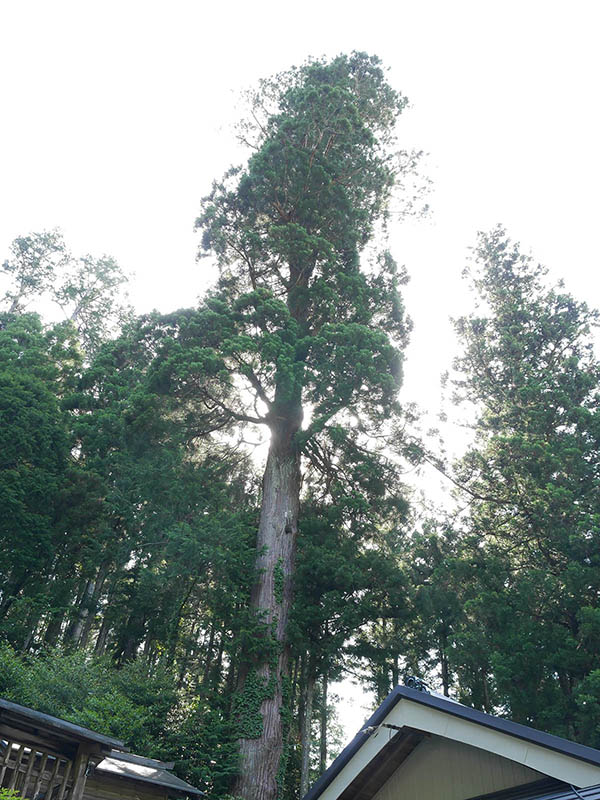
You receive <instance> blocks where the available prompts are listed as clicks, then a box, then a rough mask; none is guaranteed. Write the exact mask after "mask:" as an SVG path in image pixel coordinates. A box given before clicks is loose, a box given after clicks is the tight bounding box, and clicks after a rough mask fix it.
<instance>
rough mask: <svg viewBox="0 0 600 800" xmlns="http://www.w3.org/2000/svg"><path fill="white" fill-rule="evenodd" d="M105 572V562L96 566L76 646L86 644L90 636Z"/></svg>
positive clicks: (84, 645) (106, 568)
mask: <svg viewBox="0 0 600 800" xmlns="http://www.w3.org/2000/svg"><path fill="white" fill-rule="evenodd" d="M107 572H108V565H106V564H102V565H100V567H99V568H98V574H97V576H96V581H95V584H94V591H93V594H92V597H91V600H90V604H89V609H88V613H87V615H86V618H85V620H84V624H83V628H82V631H81V635H80V637H79V641H78V643H77V644H78V647H86V646H87V643H88V640H89V638H90V633H91V632H92V627H93V625H94V621H95V619H96V612H97V610H98V601H99V600H100V595H101V593H102V589H103V588H104V582H105V580H106V575H107Z"/></svg>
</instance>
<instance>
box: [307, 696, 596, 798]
mask: <svg viewBox="0 0 600 800" xmlns="http://www.w3.org/2000/svg"><path fill="white" fill-rule="evenodd" d="M304 800H600V751H599V750H595V749H593V748H591V747H586V746H584V745H581V744H577V743H575V742H570V741H568V740H566V739H561V738H560V737H558V736H552V735H550V734H547V733H542V732H541V731H537V730H534V729H533V728H529V727H527V726H525V725H519V724H517V723H515V722H511V721H510V720H506V719H501V718H499V717H494V716H492V715H490V714H484V713H482V712H480V711H475V710H474V709H472V708H468V707H466V706H463V705H461V704H460V703H457V702H455V701H453V700H450V699H449V698H447V697H442V696H440V695H436V694H430V693H429V692H427V691H423V690H420V689H416V688H411V687H407V686H398V687H396V689H394V691H393V692H392V693H391V694H390V695H389V696H388V697H387V698H386V700H385V701H384V702H383V703H382V705H381V706H380V707H379V708H378V709H377V711H376V712H375V713H374V714H373V716H372V717H371V718H370V719H369V720H367V722H366V723H365V724H364V725H363V727H362V728H361V730H360V731H359V732H358V733H357V735H356V736H355V737H354V739H353V740H352V741H351V742H350V744H349V745H348V746H347V747H346V748H345V750H343V751H342V753H341V754H340V755H339V756H338V758H336V759H335V761H334V762H333V763H332V764H331V766H330V767H329V769H328V770H326V772H325V773H324V774H323V775H322V776H321V778H320V779H319V780H318V781H317V782H316V783H315V785H314V786H313V787H312V788H311V789H310V791H309V792H308V793H307V794H306V795H305V797H304Z"/></svg>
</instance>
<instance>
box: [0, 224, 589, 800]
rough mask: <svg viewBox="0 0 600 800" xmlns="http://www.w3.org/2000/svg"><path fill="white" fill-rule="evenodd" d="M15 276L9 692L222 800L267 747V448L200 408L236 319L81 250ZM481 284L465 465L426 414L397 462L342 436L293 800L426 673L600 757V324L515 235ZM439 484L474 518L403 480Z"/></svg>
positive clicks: (8, 508)
mask: <svg viewBox="0 0 600 800" xmlns="http://www.w3.org/2000/svg"><path fill="white" fill-rule="evenodd" d="M2 271H3V276H2V277H3V281H4V283H3V284H2V286H3V287H4V288H5V294H4V298H3V301H2V310H1V314H0V540H1V548H2V561H1V563H0V637H1V640H2V645H1V649H0V693H1V694H2V695H3V696H5V697H8V698H9V699H13V700H16V701H18V702H22V703H25V704H29V705H31V706H33V707H35V708H38V709H40V710H42V711H48V712H51V713H54V714H57V715H59V716H63V717H65V718H68V719H71V720H73V721H76V722H79V723H82V724H84V725H88V726H89V727H92V728H95V729H97V730H101V731H104V732H106V733H109V734H114V735H116V736H119V737H121V738H123V739H125V740H126V742H127V744H128V745H129V746H130V747H131V748H132V749H133V750H134V751H135V750H137V751H139V752H142V753H144V754H146V755H154V756H157V757H162V758H165V759H174V760H176V761H177V762H178V768H179V770H180V773H181V775H182V776H183V777H185V778H187V779H189V780H190V781H191V782H192V783H194V784H195V785H197V786H199V787H200V788H202V789H205V790H207V791H209V792H210V793H211V794H212V795H213V796H215V797H219V796H223V795H225V794H226V793H227V791H228V789H229V787H230V785H231V779H232V776H233V775H234V774H235V770H236V759H237V755H236V753H237V749H236V740H237V739H238V737H239V736H240V726H251V725H252V719H248V717H247V715H245V714H244V711H245V710H244V708H241V707H240V704H239V702H236V701H238V700H239V698H238V697H237V695H236V687H237V684H238V670H239V666H240V663H242V662H243V661H244V659H247V656H248V653H249V652H252V649H253V648H256V647H257V642H256V624H255V622H254V621H253V619H252V616H251V615H250V613H249V602H248V601H249V596H250V590H251V586H252V583H253V578H254V576H253V565H254V563H255V557H256V553H255V539H256V527H257V517H258V510H259V504H260V484H259V479H258V478H257V474H260V469H259V467H258V465H259V464H260V461H261V457H262V456H261V453H263V452H264V447H263V448H262V450H261V445H258V446H256V440H257V435H256V432H255V431H253V430H252V428H251V427H248V426H247V425H245V426H242V425H241V424H240V425H238V426H235V425H232V424H231V420H228V422H227V424H225V422H224V423H223V425H222V426H220V425H219V420H220V419H221V417H222V414H221V409H220V406H219V396H218V395H217V396H216V397H215V395H214V394H213V395H212V398H213V400H212V405H210V404H207V403H206V400H205V398H203V397H202V393H201V392H199V390H198V387H199V386H200V384H201V383H203V382H204V383H203V385H205V382H206V381H207V380H210V379H211V369H213V368H214V369H218V365H215V366H213V365H211V362H210V359H209V358H208V357H207V346H210V348H211V349H210V352H213V351H214V347H213V346H212V344H211V343H210V342H208V343H207V341H206V336H207V328H206V327H205V325H206V318H207V313H217V312H216V311H215V310H214V306H213V307H212V310H211V306H210V298H209V299H208V300H207V301H206V302H207V303H208V304H209V305H208V306H205V305H201V306H200V307H199V308H191V309H185V310H181V311H178V312H175V313H173V314H169V315H159V314H153V315H147V316H143V317H135V316H133V314H132V312H131V310H130V309H129V308H128V306H127V304H126V301H125V299H124V295H123V294H122V289H123V284H124V283H125V277H124V276H123V274H122V272H121V271H120V269H119V267H118V266H117V265H116V264H115V263H114V261H112V260H111V259H110V258H106V257H103V258H100V259H95V258H92V257H90V256H85V257H83V258H75V257H74V256H72V255H71V254H70V253H69V252H68V250H67V248H66V246H65V244H64V242H63V240H62V239H61V237H60V235H59V234H57V233H56V232H52V233H45V234H38V235H32V236H28V237H23V238H21V239H18V240H16V241H15V243H14V245H13V248H12V251H11V253H10V256H9V259H8V260H7V261H6V263H5V264H4V265H3V267H2ZM470 281H471V284H472V288H473V290H474V298H475V303H476V306H475V310H474V312H473V314H472V315H470V316H468V317H465V318H463V319H460V320H458V321H457V323H456V327H457V332H458V335H459V339H460V342H461V348H462V349H461V354H460V355H459V357H458V359H457V361H456V363H455V364H454V367H453V370H452V372H451V376H450V383H451V385H452V387H453V391H454V394H455V400H456V402H457V403H466V404H469V405H470V412H469V414H468V415H467V416H468V419H469V420H471V427H472V428H473V436H472V444H471V445H470V446H469V447H468V449H467V451H466V452H465V454H464V456H463V457H462V458H461V459H460V460H459V461H458V463H447V462H446V461H445V460H444V458H443V456H442V455H441V451H440V450H439V449H437V448H434V447H432V446H428V445H426V444H425V443H424V441H423V440H422V439H420V438H419V437H418V436H417V435H416V433H415V430H416V420H415V419H414V417H413V415H412V413H408V412H405V414H404V419H403V428H402V430H399V429H395V430H394V431H390V432H386V441H385V447H384V448H383V449H382V450H380V451H379V452H377V453H373V454H370V453H369V452H365V451H364V448H361V447H360V443H359V439H358V438H355V439H352V438H351V437H350V438H348V437H346V440H345V443H346V446H345V447H344V449H343V451H342V452H343V455H342V456H340V455H339V454H337V452H338V451H336V449H335V442H332V446H331V449H330V450H328V447H327V443H326V442H325V441H324V442H323V443H321V444H320V445H319V447H318V449H315V451H314V452H312V453H311V457H310V459H307V463H306V465H305V476H304V485H303V496H302V509H301V514H300V536H299V544H298V547H299V552H298V560H297V569H296V576H295V587H296V596H295V600H294V608H293V615H292V622H291V626H290V635H289V638H290V647H291V663H292V667H291V678H290V681H289V685H288V686H287V698H286V703H287V714H286V734H285V735H286V741H287V750H288V765H287V776H286V784H285V794H286V796H287V797H289V798H296V797H299V796H300V795H301V793H302V792H303V791H304V789H305V788H306V787H307V784H308V783H309V782H310V781H311V780H312V779H314V778H315V777H316V775H318V774H319V772H320V771H321V770H322V769H323V768H324V765H325V764H326V763H327V762H328V761H329V760H330V758H331V756H332V755H333V754H334V753H335V752H336V750H337V748H339V746H340V741H339V738H340V737H339V730H338V726H337V724H336V719H335V698H334V697H333V696H332V694H331V689H330V687H331V684H332V682H334V681H336V680H338V679H339V678H340V677H341V676H343V675H354V676H356V677H357V679H359V680H360V681H362V682H363V683H364V684H366V685H367V686H369V687H370V688H371V689H372V690H373V692H374V695H375V700H376V701H377V702H378V701H380V700H381V699H383V697H385V695H386V694H387V693H388V691H389V690H390V689H391V687H392V686H393V685H394V684H396V683H399V682H402V680H403V678H404V677H405V676H406V675H407V674H416V675H418V676H421V677H422V678H425V679H426V680H427V681H428V682H429V683H430V685H431V686H432V687H433V688H436V689H437V690H439V691H444V692H445V693H450V694H452V695H453V696H455V697H457V699H459V700H461V701H463V702H466V703H469V704H472V705H474V706H475V707H477V708H481V709H484V710H487V711H493V712H495V713H500V714H506V715H508V716H510V717H512V718H513V719H515V720H517V721H520V722H525V723H528V724H532V725H534V726H536V727H539V728H542V729H545V730H548V731H551V732H554V733H557V734H559V735H565V736H569V737H572V738H575V739H578V740H580V741H582V742H585V743H586V744H590V745H593V746H599V745H600V608H599V602H598V601H599V592H600V563H599V562H600V547H599V534H600V529H599V525H600V502H599V486H600V483H599V479H600V475H599V470H600V458H599V451H598V447H599V442H600V413H599V405H598V403H599V391H598V387H599V381H600V364H599V362H598V361H597V359H596V357H595V355H594V352H593V333H594V329H595V328H596V326H597V323H598V315H597V314H596V312H594V311H590V310H589V309H588V308H587V307H586V306H585V305H584V304H583V303H580V302H577V301H576V300H575V299H573V298H572V297H571V296H570V295H569V294H567V293H566V292H565V290H564V289H563V288H562V287H561V286H558V287H551V286H549V284H548V281H547V275H546V274H545V271H544V270H543V269H542V268H541V267H539V266H538V265H537V264H536V263H535V262H534V261H532V260H531V259H530V258H528V257H526V256H524V255H522V254H521V253H520V252H519V249H518V247H517V246H516V245H514V244H513V243H511V242H510V240H509V239H508V237H507V235H506V234H505V232H504V231H503V230H501V229H497V230H495V231H492V232H491V233H489V234H486V235H481V236H480V238H479V242H478V246H477V249H476V251H475V258H474V260H473V264H472V269H471V272H470ZM57 310H58V311H60V317H61V321H60V322H52V321H51V320H53V319H55V318H56V316H57V314H56V311H57ZM215 385H217V382H216V381H215ZM222 399H224V398H222ZM356 425H357V426H360V420H357V421H356ZM332 435H333V436H335V435H339V436H340V437H343V436H344V435H345V432H344V431H339V434H336V432H335V430H334V431H333V433H332ZM353 448H354V449H353ZM334 453H336V455H335V456H334V455H333V454H334ZM371 456H372V457H371ZM426 462H429V463H432V464H434V465H435V466H436V467H437V469H439V470H441V471H442V472H444V473H446V474H447V475H448V477H449V479H450V480H452V481H453V482H454V484H455V485H456V487H457V495H456V497H457V504H456V509H455V510H454V511H452V512H451V511H448V510H445V511H443V512H442V511H440V512H434V511H431V512H428V513H427V514H424V513H423V512H422V511H419V513H418V514H417V512H416V511H415V508H416V504H414V505H413V506H411V500H410V493H409V492H408V490H407V488H406V486H405V485H403V482H402V475H401V465H406V464H411V465H413V466H419V465H422V464H425V463H426ZM242 654H243V658H242ZM361 721H362V719H357V720H356V727H357V728H358V726H359V725H360V723H361Z"/></svg>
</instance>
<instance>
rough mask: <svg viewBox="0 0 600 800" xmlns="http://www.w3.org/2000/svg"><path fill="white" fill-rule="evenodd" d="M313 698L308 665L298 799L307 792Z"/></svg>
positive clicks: (312, 678) (313, 681)
mask: <svg viewBox="0 0 600 800" xmlns="http://www.w3.org/2000/svg"><path fill="white" fill-rule="evenodd" d="M314 696H315V675H314V670H313V668H312V665H311V664H310V663H309V665H308V670H307V675H306V685H305V688H304V703H303V705H304V715H303V717H302V730H301V731H300V747H301V752H302V763H301V766H300V797H304V795H305V794H306V793H307V792H308V772H309V768H310V743H311V735H310V734H311V730H310V729H311V723H312V708H313V698H314Z"/></svg>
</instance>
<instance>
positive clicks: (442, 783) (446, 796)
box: [374, 736, 546, 800]
mask: <svg viewBox="0 0 600 800" xmlns="http://www.w3.org/2000/svg"><path fill="white" fill-rule="evenodd" d="M544 777H546V776H545V775H542V773H540V772H536V771H535V770H532V769H529V768H528V767H525V766H523V765H521V764H518V763H517V762H515V761H509V760H508V759H507V758H502V757H501V756H498V755H495V754H494V753H489V752H487V751H486V750H479V749H478V748H477V747H471V746H470V745H467V744H462V743H460V742H455V741H453V740H451V739H445V738H443V737H441V736H431V737H429V738H427V739H425V740H424V741H423V742H421V744H419V745H418V746H417V748H416V749H415V750H414V751H413V752H412V753H411V755H410V756H409V757H408V758H407V759H406V761H405V762H404V763H403V764H402V766H401V767H399V768H398V769H397V770H396V772H395V773H394V774H393V775H392V777H391V778H389V779H388V781H387V782H386V783H385V784H384V785H383V786H382V787H381V789H380V790H379V792H378V793H377V794H376V795H375V798H374V800H466V798H470V797H476V796H477V795H480V794H487V793H488V792H497V791H500V790H501V789H508V788H509V787H511V786H519V785H520V784H523V783H530V782H532V781H537V780H541V779H542V778H544Z"/></svg>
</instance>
